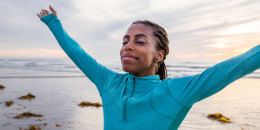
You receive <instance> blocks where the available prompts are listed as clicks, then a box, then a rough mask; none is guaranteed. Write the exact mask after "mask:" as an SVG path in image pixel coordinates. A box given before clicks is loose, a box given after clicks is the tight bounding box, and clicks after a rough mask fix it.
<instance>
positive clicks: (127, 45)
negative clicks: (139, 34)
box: [125, 41, 134, 51]
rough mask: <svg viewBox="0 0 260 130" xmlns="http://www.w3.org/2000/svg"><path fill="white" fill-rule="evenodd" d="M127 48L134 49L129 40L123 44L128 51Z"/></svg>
mask: <svg viewBox="0 0 260 130" xmlns="http://www.w3.org/2000/svg"><path fill="white" fill-rule="evenodd" d="M129 50H134V47H133V43H132V42H131V41H129V42H128V43H127V44H126V45H125V51H129Z"/></svg>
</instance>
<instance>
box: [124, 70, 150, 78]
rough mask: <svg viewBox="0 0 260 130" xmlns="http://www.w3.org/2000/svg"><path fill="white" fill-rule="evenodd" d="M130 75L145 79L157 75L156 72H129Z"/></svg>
mask: <svg viewBox="0 0 260 130" xmlns="http://www.w3.org/2000/svg"><path fill="white" fill-rule="evenodd" d="M129 73H130V74H132V75H134V76H136V77H145V76H150V75H155V72H151V71H150V72H146V73H144V72H129Z"/></svg>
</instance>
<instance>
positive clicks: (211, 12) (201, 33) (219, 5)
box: [0, 0, 260, 61]
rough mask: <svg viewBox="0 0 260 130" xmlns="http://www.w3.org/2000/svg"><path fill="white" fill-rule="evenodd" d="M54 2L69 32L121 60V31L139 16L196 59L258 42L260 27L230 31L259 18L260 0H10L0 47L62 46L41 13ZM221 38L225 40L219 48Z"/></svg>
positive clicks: (99, 55)
mask: <svg viewBox="0 0 260 130" xmlns="http://www.w3.org/2000/svg"><path fill="white" fill-rule="evenodd" d="M49 4H52V5H53V7H54V8H55V9H56V10H57V11H58V15H59V16H58V17H59V19H60V20H61V22H62V24H63V27H64V28H65V29H66V31H67V32H68V34H69V35H70V36H71V37H72V38H73V39H75V40H76V41H77V42H78V43H79V44H80V45H81V46H82V47H83V48H84V49H85V50H86V51H87V52H88V53H89V54H91V55H93V56H94V57H95V58H96V59H98V60H100V61H110V60H111V61H118V60H119V49H120V48H121V42H122V37H123V35H124V34H125V33H126V30H127V28H128V27H129V26H130V24H131V23H132V22H133V21H135V20H138V19H149V20H152V21H154V22H156V23H158V24H159V25H161V26H162V27H164V28H165V29H166V30H167V32H168V36H169V39H170V42H171V45H170V47H171V49H170V50H171V52H170V56H169V57H170V59H174V58H178V57H182V58H183V57H186V58H189V56H188V55H189V54H190V57H191V58H193V59H194V58H196V57H197V58H209V57H210V56H212V57H215V58H217V57H218V56H216V55H214V53H216V54H220V53H223V54H225V55H232V56H233V54H231V53H230V52H228V51H227V50H228V49H230V48H241V47H253V46H254V45H256V44H259V33H260V32H259V31H257V30H256V29H255V30H254V31H253V32H252V29H251V30H250V29H244V31H240V32H242V33H239V34H237V33H230V32H231V31H232V30H233V31H234V30H236V29H238V30H241V26H244V27H245V28H248V26H250V27H254V26H256V25H257V24H259V21H260V19H259V18H260V17H259V16H260V15H259V13H258V12H259V11H260V9H259V8H258V6H259V5H260V1H255V0H237V1H226V0H213V1H203V0H193V1H188V0H184V1H181V2H180V1H173V0H164V1H157V0H144V1H139V0H133V1H121V0H110V1H105V0H96V1H90V0H79V1H77V2H75V1H72V0H67V1H44V0H39V1H33V0H28V1H26V2H24V1H14V0H9V1H1V2H0V11H1V12H5V13H1V14H0V15H1V21H0V29H1V31H0V39H1V40H0V48H1V49H2V50H3V49H5V51H8V50H10V51H11V50H15V49H17V48H19V49H24V50H27V51H29V50H30V49H32V50H33V49H50V50H57V51H60V50H61V48H60V47H59V46H58V44H57V42H56V40H55V39H54V37H53V36H52V33H51V32H50V31H49V30H48V28H47V26H45V25H44V24H43V23H42V22H41V21H40V20H39V19H38V18H37V16H36V13H38V12H39V11H40V9H42V8H48V5H49ZM247 39H252V42H250V41H248V40H247ZM219 41H226V42H225V43H219ZM257 41H258V42H257ZM220 44H223V45H226V46H225V47H223V48H221V49H220V48H217V46H216V45H220ZM237 50H239V49H237ZM240 50H241V49H240ZM12 52H14V51H12ZM237 52H239V51H237ZM240 52H241V51H240ZM32 54H33V53H32ZM53 54H54V53H53ZM198 54H202V56H198ZM182 55H185V56H182ZM206 55H207V56H206ZM2 56H3V55H2ZM0 57H1V53H0Z"/></svg>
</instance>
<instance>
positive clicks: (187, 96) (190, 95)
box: [167, 44, 260, 107]
mask: <svg viewBox="0 0 260 130" xmlns="http://www.w3.org/2000/svg"><path fill="white" fill-rule="evenodd" d="M259 67H260V44H259V45H257V46H255V47H253V48H251V49H250V50H248V51H247V52H245V53H243V54H240V55H238V56H236V57H233V58H230V59H228V60H225V61H222V62H220V63H218V64H216V65H214V66H212V67H209V68H207V69H206V70H204V71H203V72H202V73H199V74H196V75H193V76H186V77H180V78H174V79H169V80H168V81H167V86H168V88H169V91H170V93H171V94H172V96H173V97H174V98H175V99H176V100H177V101H179V103H180V104H182V105H185V106H188V107H190V106H192V104H194V103H196V102H198V101H200V100H202V99H204V98H207V97H209V96H211V95H213V94H215V93H217V92H218V91H220V90H221V89H223V88H224V87H225V86H227V85H228V84H230V83H232V82H233V81H235V80H237V79H239V78H241V77H243V76H245V75H247V74H250V73H252V72H253V71H255V70H256V69H258V68H259Z"/></svg>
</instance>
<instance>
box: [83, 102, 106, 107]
mask: <svg viewBox="0 0 260 130" xmlns="http://www.w3.org/2000/svg"><path fill="white" fill-rule="evenodd" d="M78 106H81V107H85V106H95V107H101V106H102V104H100V103H99V102H96V103H92V102H87V101H82V102H81V103H80V104H79V105H78Z"/></svg>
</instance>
